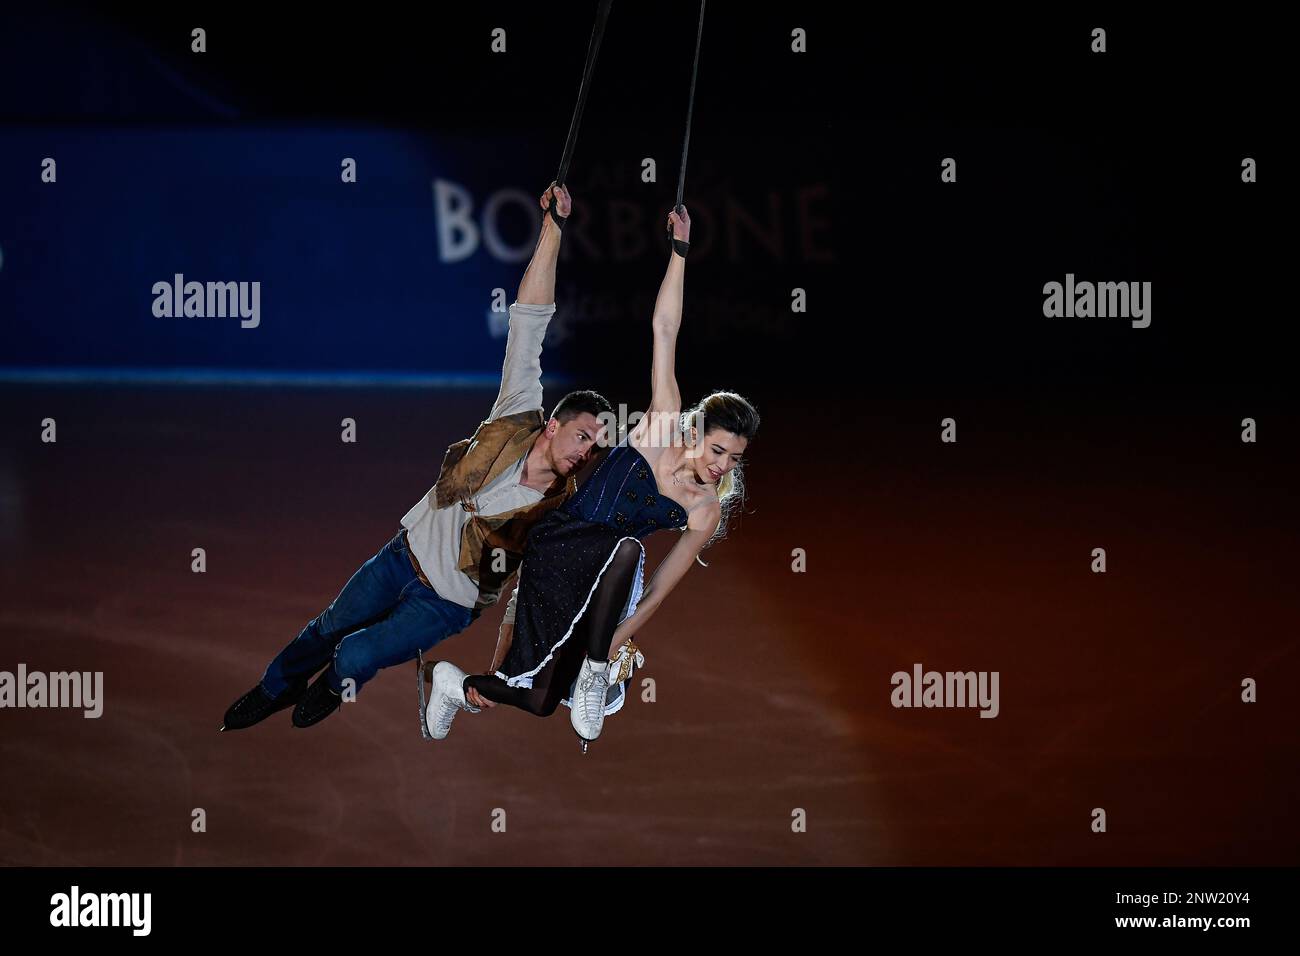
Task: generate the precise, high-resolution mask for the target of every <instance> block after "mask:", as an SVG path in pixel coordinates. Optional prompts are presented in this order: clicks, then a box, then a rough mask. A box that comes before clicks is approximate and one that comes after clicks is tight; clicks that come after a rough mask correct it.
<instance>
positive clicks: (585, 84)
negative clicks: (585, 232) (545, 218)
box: [550, 0, 613, 229]
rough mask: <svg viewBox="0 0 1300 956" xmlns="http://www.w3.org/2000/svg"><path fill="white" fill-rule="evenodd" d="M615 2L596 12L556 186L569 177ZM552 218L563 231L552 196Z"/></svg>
mask: <svg viewBox="0 0 1300 956" xmlns="http://www.w3.org/2000/svg"><path fill="white" fill-rule="evenodd" d="M612 3H613V0H600V6H599V7H598V8H597V10H596V23H595V25H594V26H593V27H592V28H591V41H590V42H589V43H588V44H587V64H586V66H584V67H583V68H582V85H581V86H580V87H578V105H577V106H575V107H574V108H573V119H572V121H570V123H569V138H568V139H567V140H565V142H564V155H563V156H561V157H560V169H559V171H558V172H556V174H555V182H556V185H559V186H563V185H564V181H565V179H566V178H567V177H568V175H569V163H570V161H571V160H572V159H573V149H574V147H575V146H576V145H577V144H578V127H579V126H580V125H581V124H582V108H583V107H584V106H585V105H586V104H587V93H588V91H590V89H591V75H592V74H593V73H594V72H595V71H596V56H597V54H599V53H600V41H601V38H602V37H603V36H604V35H605V21H606V20H608V19H609V8H610V5H611V4H612ZM550 213H551V218H552V219H554V220H555V224H556V225H557V226H559V227H560V228H561V229H563V228H564V220H563V219H562V218H561V217H560V216H559V215H558V214H557V213H556V211H555V195H554V194H552V195H551V207H550Z"/></svg>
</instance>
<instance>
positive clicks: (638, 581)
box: [496, 535, 645, 717]
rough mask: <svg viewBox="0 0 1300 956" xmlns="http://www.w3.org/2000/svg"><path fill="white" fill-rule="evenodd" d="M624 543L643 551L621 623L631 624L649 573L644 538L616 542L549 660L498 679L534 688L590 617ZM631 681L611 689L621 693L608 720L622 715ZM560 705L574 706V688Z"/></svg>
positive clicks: (609, 706) (609, 710) (607, 706)
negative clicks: (594, 599) (595, 598)
mask: <svg viewBox="0 0 1300 956" xmlns="http://www.w3.org/2000/svg"><path fill="white" fill-rule="evenodd" d="M624 541H635V542H636V544H637V547H638V548H640V549H641V556H640V557H639V558H637V562H636V576H635V578H634V579H633V581H632V593H631V594H629V595H628V598H627V604H626V606H625V607H624V608H623V613H622V614H621V615H619V618H618V623H619V624H622V623H623V622H624V621H625V620H627V619H628V618H629V617H631V616H632V615H633V614H635V613H636V606H637V604H638V603H640V601H641V594H642V591H643V587H642V580H643V575H644V571H645V545H644V544H642V543H641V539H640V538H635V537H632V536H631V535H624V536H623V537H621V538H619V539H618V540H617V541H616V542H614V547H613V549H612V550H611V551H610V552H609V557H608V558H606V559H605V563H604V564H603V565H602V566H601V569H600V572H599V573H598V574H597V575H596V580H595V581H593V582H592V584H591V590H590V591H588V592H587V599H586V600H585V601H583V602H582V607H581V608H579V609H578V613H577V614H576V615H574V618H573V620H572V621H570V622H569V629H568V630H567V631H565V632H564V636H563V637H561V638H560V639H559V640H558V641H556V642H555V643H554V644H553V645H551V650H550V652H549V653H548V654H547V655H546V657H545V658H544V659H543V660H542V662H541V663H540V664H538V665H537V666H536V667H534V668H533V669H532V670H530V671H528V672H527V673H526V674H518V675H516V676H514V677H507V676H506V675H505V674H503V673H501V671H497V672H496V676H497V677H500V678H501V679H502V680H503V681H505V682H506V683H507V684H508V685H509V686H511V687H532V686H533V677H534V675H536V674H537V672H538V671H540V670H541V669H542V668H543V667H545V666H546V665H547V663H548V662H549V661H550V659H551V658H552V657H554V656H555V652H556V650H558V649H559V648H560V647H561V646H562V645H563V644H564V642H565V641H567V640H568V639H569V635H570V634H572V633H573V629H574V628H575V627H576V626H577V624H578V621H580V620H582V615H584V614H586V613H587V605H589V604H590V603H591V596H592V595H593V594H595V593H596V588H597V587H599V586H600V579H601V578H603V577H604V576H605V569H606V568H608V567H609V564H610V562H611V561H613V560H614V555H616V554H617V553H618V549H619V546H620V545H621V544H622V543H623V542H624ZM631 680H632V679H631V678H630V677H629V678H628V679H627V680H625V681H623V682H622V683H621V684H618V685H617V686H616V687H613V688H610V690H611V691H615V690H617V692H618V693H617V695H616V696H615V697H614V699H613V700H612V701H611V700H610V699H609V698H608V697H606V698H605V716H606V717H608V716H609V715H610V714H616V713H618V711H619V710H621V709H622V707H623V700H624V698H626V697H627V686H626V685H627V684H629V683H631ZM576 682H577V681H576V679H575V682H574V683H576ZM560 703H562V704H564V706H565V707H572V706H573V685H572V684H571V685H569V696H568V697H566V698H565V699H564V700H562V701H560Z"/></svg>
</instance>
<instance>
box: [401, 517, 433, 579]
mask: <svg viewBox="0 0 1300 956" xmlns="http://www.w3.org/2000/svg"><path fill="white" fill-rule="evenodd" d="M402 543H403V544H404V545H406V556H407V557H408V558H410V559H411V567H412V568H414V569H415V576H416V577H417V578H419V579H420V583H421V584H423V585H424V586H425V587H426V588H428V589H429V590H430V591H432V590H433V589H434V588H433V585H432V584H430V583H429V579H428V578H426V577H425V576H424V569H423V568H421V567H420V562H419V561H417V560H415V552H414V551H413V550H411V539H410V538H408V537H407V535H406V529H405V528H403V529H402Z"/></svg>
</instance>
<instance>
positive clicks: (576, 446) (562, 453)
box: [546, 412, 604, 475]
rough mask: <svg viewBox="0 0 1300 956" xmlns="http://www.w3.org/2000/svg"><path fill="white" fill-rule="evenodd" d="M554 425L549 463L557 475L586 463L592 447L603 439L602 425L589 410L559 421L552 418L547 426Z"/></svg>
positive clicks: (570, 471) (571, 470)
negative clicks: (565, 420) (564, 420)
mask: <svg viewBox="0 0 1300 956" xmlns="http://www.w3.org/2000/svg"><path fill="white" fill-rule="evenodd" d="M553 426H558V427H555V431H554V433H553V434H552V435H551V447H550V454H549V457H550V463H551V468H552V469H554V471H555V473H556V474H558V475H569V474H572V473H573V472H575V471H577V470H578V469H579V468H581V467H582V466H583V465H585V464H586V463H587V458H588V456H589V455H590V454H591V450H592V448H594V447H595V446H596V443H597V442H600V441H602V440H603V436H604V427H603V426H602V425H601V423H600V420H599V419H598V418H596V416H595V415H593V414H591V413H590V412H582V413H580V414H578V415H575V416H574V417H573V418H570V419H569V420H568V421H567V422H561V421H559V420H557V419H554V418H552V419H551V421H550V422H548V423H547V426H546V427H547V428H548V429H549V428H551V427H553Z"/></svg>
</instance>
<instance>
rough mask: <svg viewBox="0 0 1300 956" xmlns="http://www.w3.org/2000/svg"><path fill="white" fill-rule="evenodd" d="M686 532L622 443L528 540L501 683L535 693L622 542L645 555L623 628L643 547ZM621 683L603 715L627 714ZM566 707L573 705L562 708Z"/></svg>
mask: <svg viewBox="0 0 1300 956" xmlns="http://www.w3.org/2000/svg"><path fill="white" fill-rule="evenodd" d="M684 524H686V513H685V511H684V510H683V509H682V506H681V505H679V504H678V503H677V502H675V501H673V500H672V499H670V498H667V497H665V496H663V495H661V494H660V493H659V488H658V485H657V484H656V482H655V476H654V472H653V471H651V469H650V463H649V462H647V461H646V459H645V457H644V456H643V455H642V454H641V452H639V451H637V450H636V449H635V448H633V447H632V446H631V445H628V444H627V441H626V439H624V441H623V442H622V443H621V444H619V445H617V446H615V447H614V448H612V449H610V451H609V453H608V454H607V455H606V456H605V458H604V460H603V461H601V463H600V464H599V465H598V466H597V468H596V470H595V471H593V472H592V473H591V475H590V477H588V478H587V480H586V481H584V482H583V483H582V485H581V486H580V487H579V488H578V490H577V492H576V493H575V494H574V496H573V497H572V498H570V499H569V500H568V501H566V502H565V503H564V504H562V505H560V507H558V508H555V509H554V510H552V511H551V512H550V513H548V514H547V515H546V517H544V518H543V519H542V520H541V521H539V522H538V523H537V524H536V525H535V526H534V527H533V529H532V531H531V532H530V533H529V535H528V542H527V544H526V545H525V547H524V558H523V563H522V564H521V565H520V568H519V599H518V600H517V601H516V602H515V627H514V640H513V642H512V643H511V645H510V650H509V651H508V652H507V654H506V659H505V661H503V662H502V664H501V668H500V670H498V671H497V676H498V677H501V678H503V679H504V680H505V681H506V682H507V683H509V684H510V685H511V686H513V687H532V686H533V676H534V675H535V674H537V672H538V671H540V670H541V669H542V668H543V667H545V666H546V665H547V663H548V662H550V660H551V658H552V657H554V656H555V652H556V650H557V648H559V647H560V645H562V644H563V643H564V642H565V641H566V640H568V638H569V636H570V635H571V634H572V633H573V628H574V625H575V624H576V623H577V622H578V621H579V620H580V619H581V618H582V614H583V612H584V611H585V610H586V607H587V603H588V601H589V599H590V597H591V594H592V592H593V591H595V589H596V585H597V584H598V583H599V582H600V578H601V575H602V574H603V573H604V571H605V568H606V567H607V566H608V565H609V562H610V560H611V559H612V558H613V557H614V552H615V551H616V550H617V549H618V546H619V544H620V542H622V541H623V540H625V539H631V540H633V541H636V542H637V544H638V545H639V546H640V547H641V557H640V559H639V560H638V562H637V569H636V579H635V581H634V582H633V584H632V590H631V593H629V594H628V597H627V603H626V604H625V606H624V609H623V612H622V614H620V615H619V621H620V622H621V621H623V620H624V619H626V618H627V617H629V616H631V614H632V613H633V612H634V611H636V606H637V602H639V601H640V600H641V592H642V588H643V572H644V568H645V546H644V545H641V539H642V538H644V537H646V536H647V535H649V534H653V533H654V532H655V531H658V530H660V529H661V528H680V527H682V526H683V525H684ZM629 682H630V678H629V679H628V680H625V681H623V683H622V684H618V685H615V686H613V687H611V688H610V689H609V693H608V695H607V697H606V702H605V713H606V714H612V713H614V712H615V711H616V710H618V709H619V708H620V707H622V706H623V698H624V692H625V690H626V685H627V684H628V683H629ZM563 703H565V704H566V705H567V704H569V703H570V701H569V700H568V699H566V700H564V701H563Z"/></svg>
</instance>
